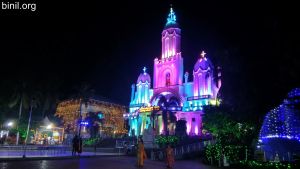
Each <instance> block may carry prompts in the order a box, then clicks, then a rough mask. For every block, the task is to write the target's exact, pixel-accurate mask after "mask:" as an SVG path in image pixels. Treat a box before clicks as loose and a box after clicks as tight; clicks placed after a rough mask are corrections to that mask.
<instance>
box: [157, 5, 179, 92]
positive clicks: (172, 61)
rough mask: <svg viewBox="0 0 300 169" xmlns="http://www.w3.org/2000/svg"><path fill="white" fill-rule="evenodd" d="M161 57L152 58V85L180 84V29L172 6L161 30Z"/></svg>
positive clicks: (158, 86) (159, 86)
mask: <svg viewBox="0 0 300 169" xmlns="http://www.w3.org/2000/svg"><path fill="white" fill-rule="evenodd" d="M161 35H162V38H161V41H162V53H161V59H160V60H159V59H158V58H155V60H154V75H153V76H154V78H153V87H154V88H161V87H168V86H174V85H181V84H182V79H183V59H182V57H181V48H180V45H181V42H180V41H181V30H180V28H179V25H178V24H177V22H176V15H175V12H174V11H173V8H172V7H171V8H170V13H169V15H168V18H167V23H166V25H165V27H164V30H163V31H162V34H161Z"/></svg>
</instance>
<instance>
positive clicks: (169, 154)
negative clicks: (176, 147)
mask: <svg viewBox="0 0 300 169" xmlns="http://www.w3.org/2000/svg"><path fill="white" fill-rule="evenodd" d="M166 162H167V168H169V169H172V168H173V167H174V162H175V160H174V151H173V148H172V147H171V146H170V144H168V146H167V148H166Z"/></svg>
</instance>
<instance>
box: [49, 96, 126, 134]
mask: <svg viewBox="0 0 300 169" xmlns="http://www.w3.org/2000/svg"><path fill="white" fill-rule="evenodd" d="M80 109H81V110H80ZM125 112H126V107H125V106H122V105H120V104H115V103H112V102H110V101H106V100H104V99H94V98H88V99H85V101H82V100H81V99H70V100H65V101H62V102H60V103H59V104H58V106H57V108H56V112H55V115H56V116H57V117H60V118H61V119H62V121H63V125H64V129H65V133H66V134H68V133H71V134H77V133H78V132H79V128H80V125H81V131H80V133H81V136H82V137H84V138H89V137H91V132H89V129H92V127H96V128H98V131H96V132H95V133H99V134H100V136H101V137H112V136H115V135H123V134H125V133H127V130H126V129H125V128H124V126H125V124H124V118H123V114H124V113H125ZM80 114H81V117H82V118H80ZM97 126H99V127H97Z"/></svg>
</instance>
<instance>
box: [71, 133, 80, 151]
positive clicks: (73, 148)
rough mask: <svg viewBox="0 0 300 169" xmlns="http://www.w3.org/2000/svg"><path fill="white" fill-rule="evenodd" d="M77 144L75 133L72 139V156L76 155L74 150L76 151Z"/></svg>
mask: <svg viewBox="0 0 300 169" xmlns="http://www.w3.org/2000/svg"><path fill="white" fill-rule="evenodd" d="M78 146H79V139H78V136H77V134H76V135H75V136H74V138H73V139H72V156H73V155H76V152H78Z"/></svg>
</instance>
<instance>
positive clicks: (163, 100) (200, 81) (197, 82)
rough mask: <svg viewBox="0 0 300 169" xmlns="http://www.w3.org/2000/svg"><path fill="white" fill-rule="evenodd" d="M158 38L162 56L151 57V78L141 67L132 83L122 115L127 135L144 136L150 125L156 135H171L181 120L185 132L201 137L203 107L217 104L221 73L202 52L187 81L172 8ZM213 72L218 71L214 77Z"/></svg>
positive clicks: (179, 38) (178, 29)
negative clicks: (140, 71) (125, 123)
mask: <svg viewBox="0 0 300 169" xmlns="http://www.w3.org/2000/svg"><path fill="white" fill-rule="evenodd" d="M161 41H162V53H161V58H155V59H154V69H153V80H152V79H151V76H150V75H149V73H147V71H146V68H145V67H144V69H143V71H142V73H141V74H140V75H139V77H138V79H137V82H136V84H133V85H132V86H131V89H132V90H131V101H130V104H129V113H127V114H124V117H125V118H126V119H128V124H129V131H128V132H129V133H128V134H129V135H130V136H139V135H143V132H144V130H145V129H149V128H150V127H151V129H154V132H155V133H156V134H157V135H161V134H162V135H166V134H167V135H169V134H170V135H172V134H175V130H176V122H178V121H179V120H184V121H185V122H186V133H187V134H188V135H199V136H200V135H201V134H202V118H201V116H202V114H203V106H204V105H216V104H218V97H217V96H218V92H219V89H220V87H221V78H220V77H221V73H220V71H219V69H217V70H215V68H214V67H213V64H212V63H211V61H210V60H209V59H208V58H207V57H206V53H205V52H204V51H202V53H201V54H200V56H198V60H197V62H196V63H195V65H194V68H193V72H192V79H193V81H189V76H190V75H189V73H188V72H184V66H183V57H182V55H181V29H180V28H179V25H178V23H177V22H176V15H175V12H174V11H173V9H172V8H171V9H170V13H169V14H168V18H167V22H166V25H165V27H164V29H163V31H162V33H161ZM214 71H218V72H216V74H217V75H216V76H214Z"/></svg>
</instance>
